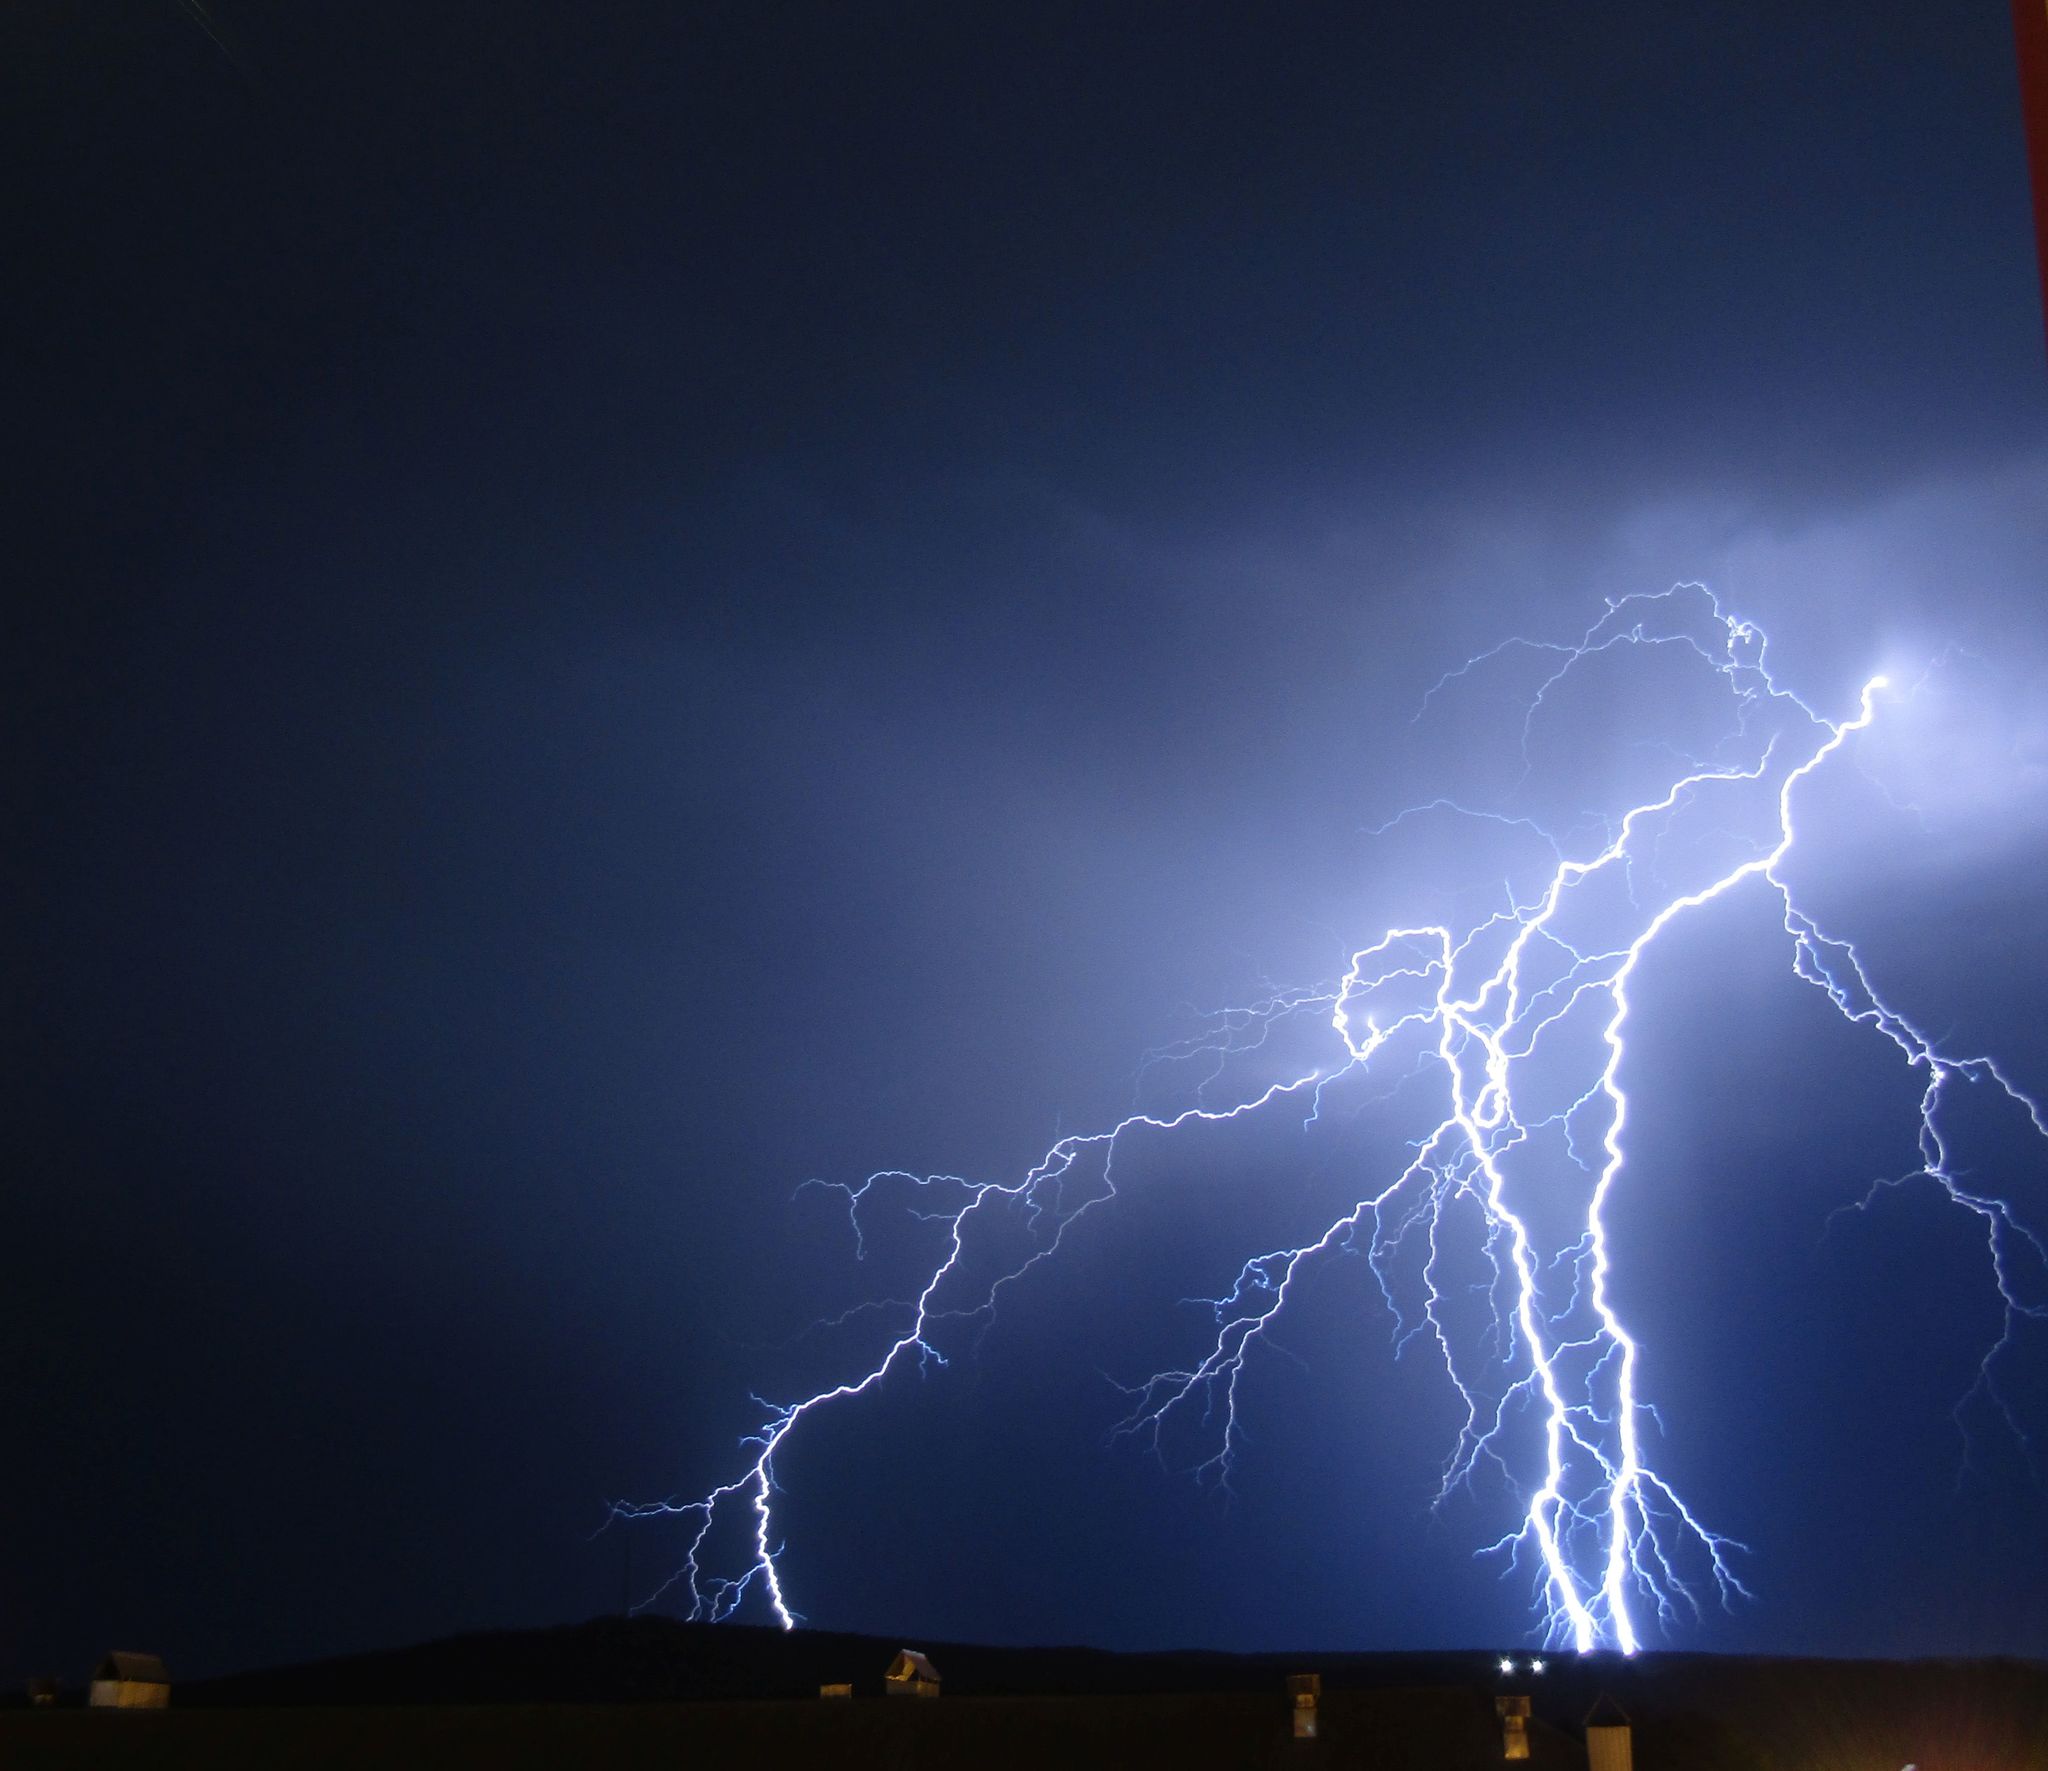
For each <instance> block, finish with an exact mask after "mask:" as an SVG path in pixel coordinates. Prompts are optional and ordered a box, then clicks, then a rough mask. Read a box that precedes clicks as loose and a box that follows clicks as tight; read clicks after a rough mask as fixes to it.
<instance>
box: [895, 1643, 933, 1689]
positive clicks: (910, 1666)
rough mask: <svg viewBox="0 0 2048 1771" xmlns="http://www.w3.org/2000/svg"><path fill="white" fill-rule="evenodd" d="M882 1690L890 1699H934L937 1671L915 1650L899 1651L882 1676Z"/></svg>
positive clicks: (905, 1649)
mask: <svg viewBox="0 0 2048 1771" xmlns="http://www.w3.org/2000/svg"><path fill="white" fill-rule="evenodd" d="M882 1689H883V1690H884V1691H886V1692H887V1693H888V1694H889V1695H890V1696H891V1697H936V1696H938V1694H939V1669H938V1668H937V1667H935V1666H933V1665H932V1663H931V1662H930V1661H928V1660H927V1659H925V1657H924V1656H923V1655H922V1654H920V1653H918V1652H917V1650H916V1649H915V1648H904V1649H901V1650H900V1651H899V1652H898V1653H897V1656H896V1658H895V1659H894V1660H892V1661H891V1662H890V1663H889V1670H888V1672H887V1673H886V1674H884V1675H883V1678H882Z"/></svg>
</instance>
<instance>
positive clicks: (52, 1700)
mask: <svg viewBox="0 0 2048 1771" xmlns="http://www.w3.org/2000/svg"><path fill="white" fill-rule="evenodd" d="M28 1700H29V1703H30V1705H31V1706H32V1707H33V1708H36V1709H39V1710H46V1709H51V1708H54V1707H55V1705H56V1702H57V1681H56V1680H55V1679H31V1680H29V1682H28Z"/></svg>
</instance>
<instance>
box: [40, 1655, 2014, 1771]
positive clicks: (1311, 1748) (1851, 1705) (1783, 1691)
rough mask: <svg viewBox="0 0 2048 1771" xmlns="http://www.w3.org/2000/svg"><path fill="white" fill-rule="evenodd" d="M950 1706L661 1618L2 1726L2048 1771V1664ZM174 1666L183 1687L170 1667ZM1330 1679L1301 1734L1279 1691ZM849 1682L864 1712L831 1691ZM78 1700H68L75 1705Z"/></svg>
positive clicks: (750, 1756) (1074, 1690) (1283, 1761)
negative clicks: (1525, 1738) (1625, 1743)
mask: <svg viewBox="0 0 2048 1771" xmlns="http://www.w3.org/2000/svg"><path fill="white" fill-rule="evenodd" d="M908 1645H910V1646H916V1647H921V1648H924V1649H926V1650H927V1651H928V1652H929V1653H930V1654H931V1657H932V1659H933V1660H934V1661H935V1662H936V1663H937V1665H938V1667H939V1670H940V1672H941V1673H942V1674H943V1676H944V1680H945V1694H944V1695H943V1696H941V1697H937V1698H912V1697H884V1696H883V1695H882V1694H881V1674H882V1670H883V1668H884V1667H885V1666H886V1665H887V1664H888V1661H889V1659H890V1657H891V1654H892V1653H893V1651H894V1649H895V1648H896V1647H897V1646H899V1644H897V1643H894V1642H882V1641H878V1640H875V1639H873V1638H863V1637H857V1636H834V1635H828V1634H824V1633H820V1632H802V1631H800V1632H797V1633H795V1634H794V1635H790V1636H784V1635H780V1634H778V1633H774V1632H768V1631H754V1630H740V1629H729V1628H719V1629H706V1628H701V1627H693V1626H688V1625H679V1624H673V1623H667V1622H664V1621H662V1620H658V1619H647V1620H642V1621H639V1622H635V1623H623V1622H619V1621H616V1620H612V1621H600V1622H597V1623H593V1624H589V1625H584V1626H580V1627H578V1628H575V1629H565V1630H548V1631H533V1632H522V1633H518V1634H507V1635H487V1636H472V1637H462V1638H457V1639H455V1640H452V1641H448V1642H438V1643H429V1644H425V1645H423V1646H421V1647H418V1648H412V1649H405V1650H400V1651H396V1652H393V1653H389V1654H379V1655H369V1656H359V1657H355V1658H352V1659H347V1660H337V1661H329V1662H322V1663H319V1664H316V1665H311V1666H301V1667H287V1668H280V1669H276V1670H273V1671H269V1672H263V1673H252V1674H245V1675H241V1676H238V1677H236V1678H232V1679H222V1680H215V1681H210V1682H205V1683H198V1684H188V1685H183V1686H177V1687H174V1689H173V1693H172V1698H171V1708H170V1709H169V1710H168V1711H165V1712H160V1713H144V1712H134V1713H125V1714H123V1713H113V1712H106V1711H89V1710H86V1709H83V1708H78V1707H75V1706H72V1707H60V1708H57V1709H54V1710H26V1709H19V1708H16V1709H10V1710H6V1711H0V1768H10V1771H11V1768H12V1767H17V1766H20V1767H44V1766H51V1767H54V1766H87V1765H113V1766H136V1767H145V1766H162V1767H167V1768H171V1767H179V1768H182V1767H198V1766H207V1767H223V1768H227V1771H233V1768H235V1767H241V1766H251V1767H254V1766H294V1767H298V1766H304V1767H312V1768H316V1771H317V1768H319V1767H326V1766H356V1765H376V1766H393V1767H409V1766H421V1767H425V1766H435V1767H449V1768H451V1771H462V1768H464V1767H469V1766H476V1767H480V1768H481V1767H485V1766H489V1767H493V1768H494V1771H497V1768H506V1771H519V1768H523V1767H540V1766H565V1765H590V1766H593V1767H612V1766H618V1767H634V1766H642V1765H645V1766H655V1765H660V1766H664V1767H674V1766H678V1765H689V1764H695V1765H704V1766H709V1765H713V1764H719V1765H733V1766H737V1767H740V1768H741V1771H772V1768H774V1767H781V1766H790V1767H810V1766H818V1767H825V1766H832V1767H868V1766H873V1767H877V1768H882V1771H950V1768H952V1767H961V1768H962V1771H965V1768H967V1767H977V1768H989V1771H1007V1768H1008V1767H1013V1766H1014V1767H1019V1768H1021V1767H1025V1766H1031V1767H1034V1768H1041V1771H1042V1768H1045V1767H1051V1768H1052V1771H1092V1768H1094V1767H1098V1766H1099V1767H1105V1768H1107V1767H1111V1766H1115V1767H1136V1766H1151V1765H1161V1766H1167V1767H1174V1768H1176V1771H1179V1768H1183V1767H1184V1768H1186V1771H1205V1768H1208V1767H1215V1768H1216V1771H1256V1768H1259V1767H1265V1766H1286V1767H1290V1768H1293V1771H1310V1768H1312V1767H1323V1766H1329V1767H1336V1766H1340V1765H1341V1766H1346V1767H1354V1766H1355V1767H1360V1768H1362V1771H1363V1768H1373V1771H1465V1768H1467V1767H1470V1768H1472V1771H1477V1768H1478V1767H1480V1766H1495V1765H1500V1764H1502V1763H1503V1756H1502V1734H1501V1730H1500V1726H1499V1724H1498V1721H1497V1720H1496V1717H1495V1710H1494V1699H1495V1697H1496V1696H1498V1695H1500V1694H1503V1693H1509V1692H1513V1693H1520V1694H1525V1695H1527V1696H1528V1697H1530V1699H1531V1701H1532V1706H1533V1716H1532V1721H1531V1726H1530V1731H1529V1737H1530V1744H1531V1749H1532V1750H1531V1754H1530V1758H1529V1760H1528V1761H1527V1763H1528V1764H1529V1765H1530V1766H1531V1771H1587V1758H1586V1749H1585V1744H1584V1736H1583V1730H1582V1724H1583V1722H1584V1720H1585V1717H1586V1713H1587V1711H1588V1710H1589V1709H1590V1708H1591V1707H1592V1705H1593V1703H1594V1701H1595V1700H1596V1699H1598V1698H1600V1697H1602V1696H1603V1695H1605V1696H1607V1697H1610V1698H1612V1699H1614V1700H1616V1701H1617V1702H1618V1703H1619V1704H1620V1705H1621V1706H1622V1707H1623V1708H1624V1709H1625V1710H1626V1711H1627V1713H1628V1716H1629V1719H1630V1723H1631V1745H1632V1749H1633V1760H1634V1766H1635V1771H1902V1767H1905V1766H1908V1765H1912V1766H1916V1767H1918V1771H2048V1667H2044V1666H2042V1665H2040V1664H2037V1663H2028V1662H2017V1661H1958V1662H1928V1661H1920V1662H1899V1663H1886V1662H1871V1661H1788V1660H1755V1659H1736V1658H1731V1657H1722V1656H1712V1655H1645V1656H1641V1657H1638V1658H1637V1659H1635V1660H1632V1661H1627V1662H1622V1661H1615V1660H1594V1661H1579V1660H1574V1659H1568V1658H1567V1659H1559V1660H1553V1661H1552V1662H1551V1663H1550V1664H1549V1665H1548V1666H1547V1668H1546V1669H1545V1671H1544V1672H1543V1673H1542V1674H1541V1675H1533V1674H1531V1673H1529V1672H1528V1671H1527V1670H1526V1669H1527V1655H1526V1653H1523V1654H1521V1655H1520V1656H1519V1660H1520V1665H1519V1666H1518V1669H1517V1671H1516V1672H1515V1673H1514V1674H1512V1675H1508V1676H1503V1675H1501V1674H1500V1673H1499V1671H1498V1669H1497V1668H1496V1667H1495V1666H1494V1664H1493V1661H1492V1657H1490V1656H1488V1655H1486V1654H1484V1653H1475V1654H1458V1655H1330V1654H1324V1655H1317V1654H1297V1655H1277V1656H1275V1655H1267V1656H1239V1655H1199V1654H1195V1655H1187V1654H1175V1655H1115V1654H1103V1653H1097V1652H1093V1651H1089V1650H1073V1649H1001V1648H982V1647H974V1646H971V1645H958V1644H955V1645H946V1644H939V1643H930V1642H921V1643H914V1644H908ZM174 1671H175V1669H174ZM1294 1672H1317V1673H1319V1674H1321V1676H1322V1679H1323V1685H1324V1689H1323V1696H1322V1700H1321V1704H1320V1707H1319V1711H1318V1738H1317V1739H1316V1740H1314V1741H1297V1740H1296V1739H1294V1738H1293V1736H1292V1725H1291V1724H1292V1715H1291V1710H1290V1703H1289V1699H1288V1697H1287V1694H1286V1688H1285V1683H1284V1680H1285V1675H1286V1674H1288V1673H1294ZM828 1681H831V1682H838V1681H849V1682H851V1683H852V1684H853V1686H854V1689H855V1695H854V1696H853V1697H852V1698H851V1699H821V1698H819V1697H818V1696H817V1695H816V1692H817V1687H818V1685H819V1684H820V1683H823V1682H828ZM67 1695H72V1694H67Z"/></svg>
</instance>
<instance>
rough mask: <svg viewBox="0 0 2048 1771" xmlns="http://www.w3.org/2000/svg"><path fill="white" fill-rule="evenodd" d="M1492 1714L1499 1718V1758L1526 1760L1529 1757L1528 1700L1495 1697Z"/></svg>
mask: <svg viewBox="0 0 2048 1771" xmlns="http://www.w3.org/2000/svg"><path fill="white" fill-rule="evenodd" d="M1493 1713H1494V1714H1495V1715H1496V1716H1498V1717H1499V1718H1500V1756H1501V1757H1502V1758H1504V1759H1526V1758H1527V1757H1528V1756H1529V1700H1528V1699H1527V1698H1526V1697H1496V1698H1495V1699H1494V1700H1493Z"/></svg>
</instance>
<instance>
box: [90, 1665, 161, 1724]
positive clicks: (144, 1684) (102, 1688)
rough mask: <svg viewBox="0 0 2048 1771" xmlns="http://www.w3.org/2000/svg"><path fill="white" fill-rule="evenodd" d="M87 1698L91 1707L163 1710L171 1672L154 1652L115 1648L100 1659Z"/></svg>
mask: <svg viewBox="0 0 2048 1771" xmlns="http://www.w3.org/2000/svg"><path fill="white" fill-rule="evenodd" d="M87 1701H88V1702H89V1703H90V1704H91V1705H92V1707H93V1708H94V1709H117V1710H160V1709H165V1708H168V1707H169V1705H170V1701H171V1675H170V1674H169V1673H167V1672H165V1671H164V1663H163V1662H162V1661H161V1660H160V1659H158V1658H157V1656H156V1655H154V1654H123V1653H120V1652H118V1651H117V1652H115V1653H113V1654H109V1655H108V1656H107V1658H106V1659H105V1660H103V1661H101V1662H100V1666H99V1671H98V1672H96V1673H94V1674H93V1676H92V1692H91V1695H90V1697H89V1698H88V1699H87Z"/></svg>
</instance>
